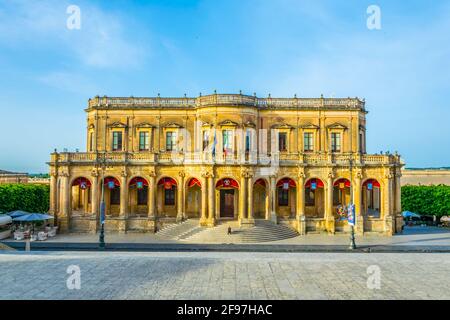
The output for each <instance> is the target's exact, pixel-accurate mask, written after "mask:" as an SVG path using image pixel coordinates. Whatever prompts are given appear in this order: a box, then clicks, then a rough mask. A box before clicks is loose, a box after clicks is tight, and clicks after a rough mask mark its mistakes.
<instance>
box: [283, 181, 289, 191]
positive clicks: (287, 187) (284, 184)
mask: <svg viewBox="0 0 450 320" xmlns="http://www.w3.org/2000/svg"><path fill="white" fill-rule="evenodd" d="M283 189H284V190H288V189H289V182H283Z"/></svg>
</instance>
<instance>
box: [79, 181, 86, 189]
mask: <svg viewBox="0 0 450 320" xmlns="http://www.w3.org/2000/svg"><path fill="white" fill-rule="evenodd" d="M80 188H81V189H86V188H87V184H86V181H82V182H81V183H80Z"/></svg>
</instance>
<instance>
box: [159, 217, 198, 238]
mask: <svg viewBox="0 0 450 320" xmlns="http://www.w3.org/2000/svg"><path fill="white" fill-rule="evenodd" d="M202 229H203V228H202V227H200V226H199V220H198V219H188V220H185V221H183V222H180V223H173V224H169V225H166V226H164V227H163V228H162V229H160V230H159V231H158V232H157V233H156V234H155V236H156V238H158V239H161V240H181V239H184V238H185V237H187V236H193V235H195V234H196V233H197V232H200V231H202Z"/></svg>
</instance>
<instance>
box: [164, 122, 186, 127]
mask: <svg viewBox="0 0 450 320" xmlns="http://www.w3.org/2000/svg"><path fill="white" fill-rule="evenodd" d="M164 128H183V126H181V125H179V124H178V123H176V122H168V123H166V124H165V125H164Z"/></svg>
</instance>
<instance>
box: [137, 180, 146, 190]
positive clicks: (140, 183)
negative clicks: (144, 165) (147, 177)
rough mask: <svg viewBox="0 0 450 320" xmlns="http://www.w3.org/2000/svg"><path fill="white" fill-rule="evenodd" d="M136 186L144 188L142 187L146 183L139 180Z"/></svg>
mask: <svg viewBox="0 0 450 320" xmlns="http://www.w3.org/2000/svg"><path fill="white" fill-rule="evenodd" d="M136 187H137V188H138V189H142V188H144V183H143V182H142V181H138V182H136Z"/></svg>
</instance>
